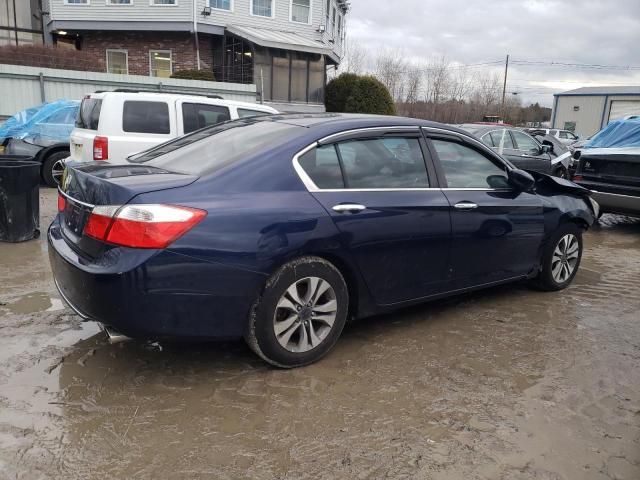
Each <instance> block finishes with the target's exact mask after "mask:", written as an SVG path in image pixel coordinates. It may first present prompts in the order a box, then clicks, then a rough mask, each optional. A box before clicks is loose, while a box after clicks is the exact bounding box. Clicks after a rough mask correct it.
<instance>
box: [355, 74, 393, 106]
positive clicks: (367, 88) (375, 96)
mask: <svg viewBox="0 0 640 480" xmlns="http://www.w3.org/2000/svg"><path fill="white" fill-rule="evenodd" d="M344 111H345V112H349V113H371V114H376V115H395V114H396V108H395V105H394V103H393V99H392V98H391V94H390V93H389V90H388V89H387V87H385V86H384V84H383V83H382V82H380V80H378V79H377V78H375V77H372V76H365V77H360V79H359V81H358V83H356V85H355V87H354V88H353V90H352V91H351V95H349V98H348V99H347V103H346V105H345V109H344Z"/></svg>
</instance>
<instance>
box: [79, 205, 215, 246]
mask: <svg viewBox="0 0 640 480" xmlns="http://www.w3.org/2000/svg"><path fill="white" fill-rule="evenodd" d="M206 216H207V212H205V211H204V210H198V209H196V208H188V207H177V206H174V205H125V206H123V207H120V206H112V205H106V206H98V207H94V209H93V210H92V212H91V215H90V216H89V220H88V221H87V224H86V225H85V227H84V234H85V235H86V236H88V237H92V238H95V239H97V240H100V241H103V242H106V243H111V244H114V245H121V246H124V247H131V248H166V247H167V246H169V245H170V244H171V243H173V242H175V241H176V240H177V239H178V238H180V237H181V236H182V235H184V234H185V233H187V232H188V231H189V230H191V229H192V228H193V227H195V226H196V225H197V224H198V223H200V222H201V221H202V220H203V219H204V217H206Z"/></svg>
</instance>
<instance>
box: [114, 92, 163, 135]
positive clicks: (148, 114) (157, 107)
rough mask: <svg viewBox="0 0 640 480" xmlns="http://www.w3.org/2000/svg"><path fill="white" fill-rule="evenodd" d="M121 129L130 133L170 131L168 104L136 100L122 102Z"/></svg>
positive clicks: (161, 132)
mask: <svg viewBox="0 0 640 480" xmlns="http://www.w3.org/2000/svg"><path fill="white" fill-rule="evenodd" d="M122 130H123V131H125V132H130V133H157V134H168V133H171V125H170V122H169V105H168V104H167V103H165V102H145V101H138V100H135V101H126V102H124V108H123V112H122Z"/></svg>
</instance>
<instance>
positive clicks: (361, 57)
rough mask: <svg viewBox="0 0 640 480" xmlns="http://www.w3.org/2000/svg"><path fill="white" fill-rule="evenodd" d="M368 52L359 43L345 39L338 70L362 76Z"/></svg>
mask: <svg viewBox="0 0 640 480" xmlns="http://www.w3.org/2000/svg"><path fill="white" fill-rule="evenodd" d="M367 57H368V52H367V50H366V48H364V47H363V46H362V45H361V44H360V43H358V42H356V41H355V40H351V39H349V38H347V40H346V42H345V51H344V57H343V59H342V65H341V66H340V67H341V68H340V70H341V71H342V72H345V73H355V74H357V75H362V74H363V73H364V72H365V70H366V65H367Z"/></svg>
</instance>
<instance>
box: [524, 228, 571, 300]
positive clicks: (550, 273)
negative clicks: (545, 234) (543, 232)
mask: <svg viewBox="0 0 640 480" xmlns="http://www.w3.org/2000/svg"><path fill="white" fill-rule="evenodd" d="M581 260H582V230H581V229H580V228H579V227H578V226H577V225H574V224H565V225H562V226H561V227H560V228H559V229H558V230H557V231H556V233H555V234H554V235H553V237H552V238H551V240H550V241H549V244H548V245H547V247H546V248H545V251H544V254H543V256H542V268H541V270H540V273H539V274H538V277H537V278H536V279H535V284H536V286H538V287H539V288H541V289H542V290H546V291H557V290H563V289H565V288H567V287H568V286H569V285H570V284H571V282H572V281H573V279H574V277H575V276H576V273H578V268H579V267H580V261H581Z"/></svg>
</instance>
